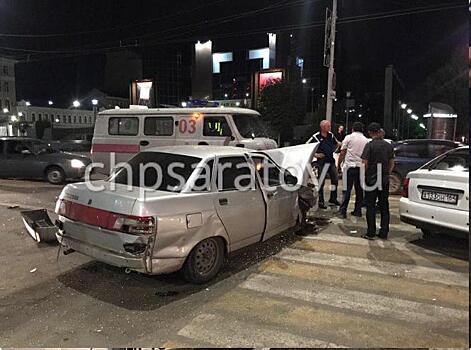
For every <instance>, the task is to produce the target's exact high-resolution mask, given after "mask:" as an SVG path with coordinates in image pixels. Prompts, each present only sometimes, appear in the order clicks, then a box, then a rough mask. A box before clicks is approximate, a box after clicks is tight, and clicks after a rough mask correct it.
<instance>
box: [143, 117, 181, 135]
mask: <svg viewBox="0 0 471 350" xmlns="http://www.w3.org/2000/svg"><path fill="white" fill-rule="evenodd" d="M174 125H175V124H174V122H173V118H172V117H147V118H146V119H145V121H144V135H147V136H172V135H173V128H174Z"/></svg>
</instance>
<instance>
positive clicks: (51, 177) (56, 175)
mask: <svg viewBox="0 0 471 350" xmlns="http://www.w3.org/2000/svg"><path fill="white" fill-rule="evenodd" d="M46 179H47V181H49V182H50V183H51V184H53V185H60V184H62V183H64V181H65V173H64V170H62V169H61V168H59V167H56V166H54V167H50V168H48V169H47V170H46Z"/></svg>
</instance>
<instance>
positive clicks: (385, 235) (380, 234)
mask: <svg viewBox="0 0 471 350" xmlns="http://www.w3.org/2000/svg"><path fill="white" fill-rule="evenodd" d="M378 238H381V239H383V240H385V241H387V240H388V234H387V233H386V234H384V233H382V232H379V233H378Z"/></svg>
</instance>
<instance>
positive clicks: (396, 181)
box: [389, 173, 402, 194]
mask: <svg viewBox="0 0 471 350" xmlns="http://www.w3.org/2000/svg"><path fill="white" fill-rule="evenodd" d="M401 189H402V178H401V176H400V175H399V174H397V173H392V174H391V175H389V193H390V194H399V193H400V192H401Z"/></svg>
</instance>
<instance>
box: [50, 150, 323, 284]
mask: <svg viewBox="0 0 471 350" xmlns="http://www.w3.org/2000/svg"><path fill="white" fill-rule="evenodd" d="M315 149H316V145H314V144H312V145H301V146H293V147H286V148H279V149H273V150H267V151H251V150H248V149H244V148H239V147H222V146H168V147H158V148H151V149H147V150H146V151H145V152H141V153H139V154H137V155H136V156H135V157H133V158H132V159H131V160H130V161H129V162H128V165H127V167H123V168H121V169H119V170H118V171H117V172H116V173H115V174H113V175H112V176H111V177H110V178H109V179H108V180H103V181H97V182H94V183H93V185H94V186H96V187H98V186H103V187H104V190H103V191H99V192H97V191H93V190H91V189H89V188H88V187H87V186H86V184H85V183H79V184H70V185H68V186H66V187H65V188H64V189H63V191H62V193H61V195H60V197H59V200H58V202H57V205H56V212H57V214H58V215H59V223H58V226H59V231H58V240H59V241H60V242H61V244H62V246H64V249H65V251H66V252H73V251H77V252H80V253H82V254H85V255H88V256H91V257H93V258H94V259H96V260H99V261H102V262H105V263H108V264H111V265H115V266H118V267H124V268H127V269H131V270H135V271H139V272H142V273H146V274H163V273H170V272H174V271H177V270H180V269H182V270H183V275H184V277H185V278H186V279H187V280H188V281H191V282H194V283H203V282H206V281H209V280H210V279H211V278H213V277H214V276H215V275H216V274H217V273H218V271H219V270H220V268H221V266H222V263H223V260H224V257H225V255H226V254H228V253H230V252H232V251H235V250H237V249H240V248H243V247H245V246H248V245H250V244H254V243H256V242H260V241H265V240H267V239H269V238H270V237H273V236H274V235H276V234H278V233H280V232H282V231H284V230H287V229H290V228H292V227H294V226H296V225H298V224H300V223H301V220H302V213H301V212H300V209H299V206H298V191H292V190H288V189H287V188H286V187H284V186H282V180H281V179H283V178H284V179H285V182H284V183H287V184H290V185H294V184H298V183H299V184H302V183H304V178H306V177H307V174H306V172H305V171H302V172H301V171H300V174H299V175H298V177H296V176H293V175H292V174H291V173H289V172H288V171H287V170H286V169H287V168H290V167H296V168H297V169H306V167H307V166H308V164H309V163H310V161H311V159H312V156H313V154H314V151H315ZM272 156H273V157H272ZM274 159H276V162H275V161H274ZM176 162H178V164H180V165H179V167H178V168H179V171H178V172H177V173H172V172H170V171H172V169H171V167H172V165H173V164H175V163H176ZM151 164H159V166H160V168H161V170H162V171H161V172H160V173H158V172H157V171H155V169H152V168H147V166H148V165H151ZM146 168H147V169H146ZM169 170H170V171H169ZM128 171H132V176H130V178H131V179H128ZM173 171H175V170H173ZM264 171H266V175H267V178H264V175H263V174H264ZM174 175H178V177H180V179H181V180H182V182H180V184H182V186H179V181H177V180H178V179H177V178H175V177H174ZM140 179H143V181H140ZM159 179H160V181H159ZM262 179H263V180H262ZM313 179H314V181H316V179H315V178H313ZM129 180H131V181H132V182H131V183H129V185H130V186H131V187H130V189H128V181H129ZM156 182H157V183H159V185H158V186H157V185H155V184H156ZM243 183H247V185H248V184H254V186H251V187H250V188H249V187H246V189H245V190H240V188H239V187H238V186H247V185H244V184H243ZM154 185H155V186H154ZM314 185H315V184H314ZM113 187H115V188H114V190H113ZM143 188H147V190H149V191H148V192H146V193H145V196H142V197H140V196H141V195H140V193H141V192H142V190H143ZM151 189H152V190H151ZM313 193H315V195H316V198H317V190H316V186H314V189H313Z"/></svg>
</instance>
